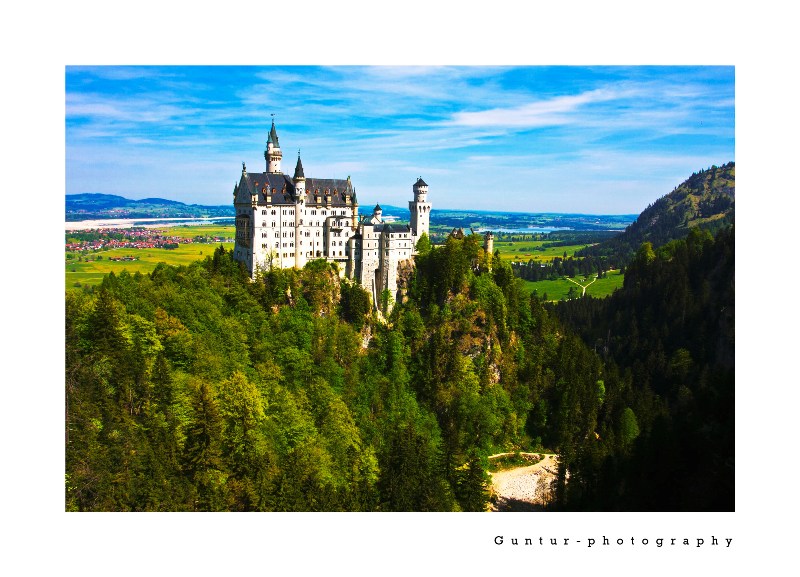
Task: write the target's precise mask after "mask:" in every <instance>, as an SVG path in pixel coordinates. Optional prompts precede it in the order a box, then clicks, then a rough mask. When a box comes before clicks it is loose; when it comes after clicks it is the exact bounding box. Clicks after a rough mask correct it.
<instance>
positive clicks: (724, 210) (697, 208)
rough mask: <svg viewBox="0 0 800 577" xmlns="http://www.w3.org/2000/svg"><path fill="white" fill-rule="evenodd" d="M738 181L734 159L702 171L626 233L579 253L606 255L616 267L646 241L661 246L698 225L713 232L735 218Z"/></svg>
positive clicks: (644, 213) (654, 245)
mask: <svg viewBox="0 0 800 577" xmlns="http://www.w3.org/2000/svg"><path fill="white" fill-rule="evenodd" d="M735 182H736V171H735V165H734V163H733V162H729V163H728V164H725V165H723V166H712V167H711V168H709V169H707V170H701V171H700V172H697V173H695V174H693V175H692V176H691V177H689V178H688V179H687V180H686V181H685V182H683V183H682V184H680V185H679V186H678V187H677V188H675V190H673V191H672V192H670V193H669V194H667V195H665V196H662V197H661V198H659V199H658V200H657V201H656V202H654V203H653V204H651V205H650V206H648V207H647V208H646V209H645V210H644V211H643V212H642V214H640V215H639V217H638V218H637V219H636V221H635V222H634V223H633V224H631V225H630V226H628V228H626V229H625V232H623V233H622V234H620V235H619V236H616V237H614V238H612V239H609V240H607V241H605V242H603V243H600V244H598V245H595V246H591V247H587V248H585V249H583V250H581V251H578V252H577V253H576V256H594V257H600V256H605V257H607V258H608V259H609V262H610V264H611V265H612V268H615V267H618V266H624V265H626V264H627V263H628V262H630V260H631V259H632V258H633V255H634V254H635V253H636V251H637V250H638V249H639V247H640V246H641V244H642V243H643V242H650V243H651V244H652V245H653V247H656V248H657V247H659V246H663V245H665V244H666V243H668V242H669V241H671V240H674V239H679V238H684V237H685V236H686V235H687V234H688V233H689V231H690V230H691V229H692V228H696V227H697V228H701V229H705V230H708V231H709V232H711V233H712V234H713V233H714V232H715V231H717V230H719V229H720V228H722V227H724V226H726V225H729V224H732V223H733V221H734V192H735V188H736V184H735Z"/></svg>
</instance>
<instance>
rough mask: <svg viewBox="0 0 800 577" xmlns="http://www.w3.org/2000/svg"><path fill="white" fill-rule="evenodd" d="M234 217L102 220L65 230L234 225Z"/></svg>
mask: <svg viewBox="0 0 800 577" xmlns="http://www.w3.org/2000/svg"><path fill="white" fill-rule="evenodd" d="M234 220H235V217H233V216H214V217H210V218H100V219H96V220H78V221H75V222H67V223H65V224H66V229H65V230H85V229H87V228H90V229H91V228H133V227H143V228H157V227H162V226H178V225H186V226H197V225H202V224H225V221H230V224H233V221H234Z"/></svg>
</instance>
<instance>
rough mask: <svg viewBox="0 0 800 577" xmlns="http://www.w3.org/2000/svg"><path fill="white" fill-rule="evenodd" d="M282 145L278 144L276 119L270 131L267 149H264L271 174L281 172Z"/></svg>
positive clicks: (268, 170)
mask: <svg viewBox="0 0 800 577" xmlns="http://www.w3.org/2000/svg"><path fill="white" fill-rule="evenodd" d="M281 158H283V153H282V152H281V146H280V144H278V133H277V131H276V130H275V120H273V121H272V129H271V130H270V131H269V140H267V149H266V150H265V151H264V159H265V160H266V161H267V172H269V173H270V174H281Z"/></svg>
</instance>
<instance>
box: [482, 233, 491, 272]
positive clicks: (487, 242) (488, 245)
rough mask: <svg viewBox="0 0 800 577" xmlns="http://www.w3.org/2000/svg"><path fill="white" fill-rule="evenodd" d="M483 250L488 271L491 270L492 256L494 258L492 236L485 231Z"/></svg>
mask: <svg viewBox="0 0 800 577" xmlns="http://www.w3.org/2000/svg"><path fill="white" fill-rule="evenodd" d="M483 250H484V251H485V252H486V262H487V265H488V267H489V270H492V256H494V235H493V234H492V231H490V230H487V231H486V234H485V235H484V237H483Z"/></svg>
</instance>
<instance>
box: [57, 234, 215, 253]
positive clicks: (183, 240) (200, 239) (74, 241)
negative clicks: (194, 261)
mask: <svg viewBox="0 0 800 577" xmlns="http://www.w3.org/2000/svg"><path fill="white" fill-rule="evenodd" d="M228 240H229V239H228V238H226V237H223V236H216V235H197V236H194V237H183V236H173V235H167V234H166V231H165V230H163V229H153V228H132V229H119V228H100V229H84V230H75V231H70V232H68V233H67V235H66V243H65V250H66V251H67V252H96V251H101V250H109V249H114V248H134V249H143V248H144V249H148V248H163V249H175V248H178V245H180V244H192V243H202V244H208V243H221V242H226V241H228Z"/></svg>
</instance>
